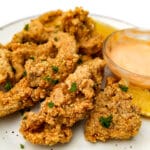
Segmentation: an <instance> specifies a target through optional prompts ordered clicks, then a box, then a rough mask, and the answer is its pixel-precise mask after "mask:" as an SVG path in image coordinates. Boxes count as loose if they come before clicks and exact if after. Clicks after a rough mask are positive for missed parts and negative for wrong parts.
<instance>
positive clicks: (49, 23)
mask: <svg viewBox="0 0 150 150" xmlns="http://www.w3.org/2000/svg"><path fill="white" fill-rule="evenodd" d="M58 31H62V32H67V33H69V34H71V35H73V36H74V37H75V39H76V41H77V44H78V47H79V51H80V52H81V53H83V54H87V55H93V54H95V53H101V49H102V42H103V41H104V38H103V37H102V36H101V35H100V34H99V33H98V32H97V31H96V30H95V22H94V21H93V20H92V19H91V18H90V17H89V13H88V11H85V10H83V9H82V8H80V7H77V8H76V9H75V10H69V11H66V12H63V11H61V10H57V11H50V12H47V13H45V14H43V15H41V16H39V17H38V18H36V19H33V20H31V22H30V23H29V24H27V25H26V26H25V27H24V29H23V30H22V31H21V32H19V33H17V34H16V35H15V36H14V37H13V39H12V41H11V43H9V44H8V45H7V47H8V48H9V49H12V47H13V45H14V43H27V42H32V43H35V44H37V45H40V44H44V43H47V42H48V39H49V35H50V34H51V33H53V32H58Z"/></svg>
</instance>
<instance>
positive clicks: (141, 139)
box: [0, 15, 150, 150]
mask: <svg viewBox="0 0 150 150" xmlns="http://www.w3.org/2000/svg"><path fill="white" fill-rule="evenodd" d="M92 17H94V18H95V19H97V20H99V21H101V22H104V23H106V24H110V25H112V26H114V27H116V28H118V29H123V28H129V27H133V26H132V25H131V24H128V23H125V22H122V21H119V20H115V19H112V18H109V17H104V16H99V15H92ZM31 18H33V17H30V18H25V19H22V20H19V21H16V22H13V23H11V24H8V25H6V26H4V27H1V28H0V42H1V43H7V42H8V41H10V39H11V38H12V36H13V34H14V33H16V32H18V31H20V30H21V29H22V28H23V27H24V25H25V24H26V23H27V22H29V20H30V19H31ZM21 118H22V117H21V115H20V113H16V114H13V115H11V116H7V117H5V118H2V119H0V149H1V150H11V149H12V150H19V149H21V148H20V144H23V145H24V146H25V148H24V149H25V150H35V149H36V150H51V148H52V149H53V150H149V149H150V120H148V119H144V118H143V119H142V127H141V129H140V131H139V134H138V135H137V136H136V137H135V138H132V139H131V140H127V141H117V140H113V141H108V142H106V143H102V142H98V143H96V144H92V143H90V142H87V141H86V140H85V138H84V130H83V123H81V124H78V125H76V126H75V127H74V134H73V137H72V140H71V142H70V143H68V144H59V145H56V146H54V147H47V146H38V145H32V144H30V143H29V142H27V141H26V140H25V139H24V138H23V137H22V135H21V134H19V131H18V130H19V124H20V121H21Z"/></svg>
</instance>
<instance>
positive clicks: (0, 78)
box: [0, 48, 14, 84]
mask: <svg viewBox="0 0 150 150" xmlns="http://www.w3.org/2000/svg"><path fill="white" fill-rule="evenodd" d="M10 57H11V52H10V51H8V50H7V49H4V48H0V84H2V83H4V82H5V81H6V80H7V79H11V80H13V79H14V73H13V70H12V67H11V64H10V62H9V60H10Z"/></svg>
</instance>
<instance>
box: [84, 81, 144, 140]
mask: <svg viewBox="0 0 150 150" xmlns="http://www.w3.org/2000/svg"><path fill="white" fill-rule="evenodd" d="M131 100H132V98H131V96H130V95H128V94H127V93H126V92H123V91H121V89H120V88H119V87H118V83H114V84H110V85H108V86H107V87H106V88H105V90H104V92H100V93H99V94H98V95H97V96H96V99H95V108H94V109H93V110H92V112H91V114H90V116H89V118H88V120H87V121H86V124H85V137H86V139H87V140H88V141H90V142H97V141H98V140H100V141H103V142H105V141H107V140H110V139H121V140H123V139H130V138H131V137H133V136H135V135H136V134H137V133H138V131H139V128H140V126H141V120H140V115H139V109H138V108H137V107H135V106H134V105H133V104H132V103H131ZM109 116H112V122H111V123H110V126H108V127H105V126H103V125H102V123H101V121H100V118H101V117H105V118H107V117H109Z"/></svg>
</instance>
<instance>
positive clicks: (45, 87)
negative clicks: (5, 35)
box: [0, 32, 78, 117]
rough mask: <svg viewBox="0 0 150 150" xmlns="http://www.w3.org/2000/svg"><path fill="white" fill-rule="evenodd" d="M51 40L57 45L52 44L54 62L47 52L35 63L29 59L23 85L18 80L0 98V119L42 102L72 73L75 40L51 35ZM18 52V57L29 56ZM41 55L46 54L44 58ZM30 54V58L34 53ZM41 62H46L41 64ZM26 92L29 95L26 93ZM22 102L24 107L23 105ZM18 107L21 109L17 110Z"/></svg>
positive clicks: (40, 53) (28, 52) (74, 61)
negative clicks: (21, 55)
mask: <svg viewBox="0 0 150 150" xmlns="http://www.w3.org/2000/svg"><path fill="white" fill-rule="evenodd" d="M54 37H56V38H59V41H54V39H53V38H54ZM51 40H53V41H52V42H56V44H55V43H54V44H55V46H56V48H57V50H58V52H57V53H58V54H57V55H56V58H50V57H48V58H46V57H47V56H46V55H47V54H48V52H47V51H46V50H41V51H40V52H39V53H37V55H36V56H34V57H35V58H34V59H29V60H28V61H27V63H26V73H27V76H26V77H25V78H26V80H25V82H24V79H21V80H20V81H19V82H18V84H16V85H15V86H14V87H13V88H12V90H10V91H8V92H2V93H1V95H0V108H1V109H0V117H3V116H5V115H8V114H11V113H13V112H15V111H18V110H20V109H23V108H26V107H30V106H32V105H34V104H35V103H37V102H38V101H40V100H41V99H44V98H45V97H46V96H48V95H49V91H51V90H52V88H53V87H54V86H55V84H57V83H58V82H59V81H62V80H64V79H65V78H66V77H67V76H68V75H69V74H70V73H71V72H72V71H73V70H74V68H75V66H76V62H77V60H78V55H77V54H76V53H77V48H76V43H75V40H74V38H73V37H72V36H70V35H68V34H67V33H63V32H58V33H56V34H55V35H52V39H51ZM18 51H19V52H23V53H21V54H24V53H26V55H27V54H29V55H30V52H31V51H30V50H28V49H27V50H26V51H25V52H24V51H23V50H22V51H20V50H16V51H14V52H18ZM42 52H43V53H44V52H45V54H43V53H42ZM31 53H32V54H33V52H31ZM43 55H45V56H46V57H43ZM17 56H18V55H17ZM24 57H25V56H24ZM17 58H18V57H16V61H17ZM43 58H45V59H44V60H43ZM18 60H21V61H23V60H22V59H21V57H20V59H19V58H18ZM19 63H20V62H19ZM20 64H21V63H20ZM52 66H55V67H56V66H57V68H58V72H57V73H56V72H54V70H53V69H52ZM19 70H21V69H19ZM22 84H23V85H22ZM28 89H30V90H31V91H32V92H28ZM26 92H27V93H26ZM26 94H27V96H26ZM22 95H25V96H22ZM24 101H25V104H22V103H24ZM32 101H34V103H32ZM31 103H32V104H31ZM20 105H22V106H21V107H20Z"/></svg>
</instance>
